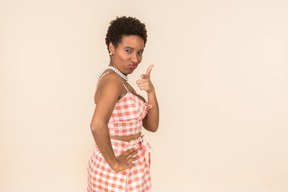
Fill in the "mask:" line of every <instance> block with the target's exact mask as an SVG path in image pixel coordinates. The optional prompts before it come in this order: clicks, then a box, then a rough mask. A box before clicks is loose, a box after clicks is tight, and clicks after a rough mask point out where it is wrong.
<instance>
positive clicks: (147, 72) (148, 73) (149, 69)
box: [145, 65, 154, 75]
mask: <svg viewBox="0 0 288 192" xmlns="http://www.w3.org/2000/svg"><path fill="white" fill-rule="evenodd" d="M153 67H154V65H150V66H149V67H148V69H147V71H146V73H145V75H150V73H151V70H152V68H153Z"/></svg>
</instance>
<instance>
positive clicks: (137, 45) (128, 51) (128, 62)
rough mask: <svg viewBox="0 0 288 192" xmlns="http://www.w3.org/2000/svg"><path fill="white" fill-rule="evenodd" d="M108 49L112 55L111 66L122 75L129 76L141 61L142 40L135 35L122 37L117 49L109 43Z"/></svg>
mask: <svg viewBox="0 0 288 192" xmlns="http://www.w3.org/2000/svg"><path fill="white" fill-rule="evenodd" d="M109 49H110V52H111V53H112V59H111V62H112V65H114V66H116V67H117V68H118V69H119V70H120V71H121V72H122V73H124V74H130V73H132V72H133V71H134V69H136V68H137V66H138V64H139V63H140V62H141V60H142V54H143V51H144V40H143V39H142V38H141V37H139V36H137V35H129V36H127V35H126V36H123V37H122V40H121V42H120V43H119V45H118V47H117V48H115V47H114V46H113V45H112V43H110V44H109Z"/></svg>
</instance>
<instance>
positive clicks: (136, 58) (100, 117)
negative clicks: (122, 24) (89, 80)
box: [90, 35, 159, 171]
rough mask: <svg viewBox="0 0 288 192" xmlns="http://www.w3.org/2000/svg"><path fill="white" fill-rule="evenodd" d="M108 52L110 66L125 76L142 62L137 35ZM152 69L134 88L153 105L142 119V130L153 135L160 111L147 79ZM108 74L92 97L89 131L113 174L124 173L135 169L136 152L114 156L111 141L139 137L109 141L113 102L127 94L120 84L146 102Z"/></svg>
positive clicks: (142, 47)
mask: <svg viewBox="0 0 288 192" xmlns="http://www.w3.org/2000/svg"><path fill="white" fill-rule="evenodd" d="M109 51H110V53H112V55H111V59H110V64H109V65H110V66H114V67H115V68H117V69H118V70H120V71H121V72H122V73H123V74H125V75H127V76H128V75H129V74H131V73H133V71H134V70H135V69H133V66H137V65H138V64H140V62H141V61H142V57H143V55H142V54H143V51H144V41H143V39H142V38H141V37H139V36H136V35H129V36H123V37H122V40H121V42H120V43H119V45H118V46H117V47H115V46H114V45H113V44H112V43H110V44H109ZM152 68H153V65H151V66H149V67H148V69H147V71H146V73H145V74H142V75H141V79H139V80H137V81H136V84H137V86H138V87H139V88H140V90H143V91H146V93H147V98H148V103H149V104H150V105H152V108H151V109H150V110H149V111H148V113H147V115H146V117H145V118H144V119H143V127H144V128H145V129H146V130H148V131H151V132H156V131H157V129H158V125H159V107H158V102H157V98H156V93H155V88H154V86H153V84H152V82H151V79H150V75H151V70H152ZM107 71H109V73H108V74H107V75H105V76H103V78H102V79H101V81H100V82H99V84H98V88H97V91H96V94H95V103H96V105H97V107H95V111H94V114H93V117H92V121H91V124H90V128H91V132H92V135H93V137H94V140H95V142H96V144H97V146H98V148H99V150H100V152H101V153H102V155H103V157H104V159H105V160H106V162H107V163H108V164H109V166H110V167H111V169H113V170H114V171H123V170H125V169H128V168H129V167H132V166H133V165H134V164H133V163H132V161H134V160H136V157H135V155H136V154H137V150H136V149H130V150H127V151H125V152H124V153H122V154H120V155H119V156H115V154H114V151H113V148H112V145H111V141H110V139H111V138H112V139H119V140H123V141H130V140H132V139H136V138H138V137H139V136H140V135H141V133H137V134H135V135H129V136H113V137H110V135H109V130H108V121H109V119H110V117H111V114H112V112H113V109H114V106H115V104H116V102H117V101H118V100H119V99H120V98H122V97H123V96H124V95H125V94H126V93H127V91H126V89H125V88H124V86H123V84H125V85H126V87H127V88H128V90H129V91H130V92H131V93H133V94H135V95H136V96H138V97H139V98H140V99H142V100H144V101H145V99H144V98H143V97H141V96H140V95H138V94H137V93H136V92H135V90H134V89H133V88H132V86H130V85H129V84H128V83H127V82H125V81H124V80H123V79H122V78H121V77H120V76H119V75H118V74H116V73H115V72H114V71H112V70H110V69H108V70H107ZM104 73H105V72H104Z"/></svg>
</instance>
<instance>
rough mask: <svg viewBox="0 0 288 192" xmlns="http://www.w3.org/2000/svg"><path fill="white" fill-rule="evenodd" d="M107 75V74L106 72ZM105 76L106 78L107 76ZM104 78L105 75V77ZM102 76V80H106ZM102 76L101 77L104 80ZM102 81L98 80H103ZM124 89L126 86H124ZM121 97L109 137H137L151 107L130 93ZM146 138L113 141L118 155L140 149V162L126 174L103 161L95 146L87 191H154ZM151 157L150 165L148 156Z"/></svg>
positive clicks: (109, 127)
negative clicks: (152, 189) (132, 149)
mask: <svg viewBox="0 0 288 192" xmlns="http://www.w3.org/2000/svg"><path fill="white" fill-rule="evenodd" d="M105 74H107V73H105ZM105 74H104V75H105ZM104 75H103V76H104ZM103 76H102V77H103ZM102 77H101V78H102ZM101 78H100V79H99V80H98V83H99V81H100V80H101ZM123 86H124V87H125V85H124V84H123ZM125 89H126V90H127V93H126V94H125V95H124V96H123V97H122V98H120V99H119V100H118V101H117V102H116V104H115V107H114V110H113V112H112V115H111V117H110V120H109V122H108V129H109V134H110V136H127V135H132V134H137V133H139V132H140V131H141V129H142V120H143V119H144V118H145V116H146V115H147V112H148V110H149V109H150V108H151V105H149V104H148V103H146V102H144V101H142V100H141V99H140V98H139V97H137V96H136V95H134V94H133V93H131V92H129V91H128V89H127V88H126V87H125ZM143 137H144V136H143V135H141V136H140V137H139V138H137V139H134V140H131V141H129V142H126V141H120V140H115V139H111V144H112V148H113V151H114V153H115V156H118V155H120V154H121V153H123V152H124V151H126V150H128V149H131V148H135V149H137V150H138V153H137V155H136V157H137V160H135V161H133V163H134V164H135V165H134V166H133V167H130V168H129V169H126V170H124V171H119V172H117V171H114V170H112V169H111V168H110V166H109V165H108V163H107V162H106V161H105V159H104V158H103V156H102V154H101V152H100V151H99V149H98V147H97V145H96V144H95V147H94V151H93V154H92V156H91V158H90V160H89V163H88V168H87V170H88V187H87V191H88V192H96V191H97V192H132V191H133V192H138V191H139V192H149V191H151V177H150V170H149V166H150V152H151V150H152V149H151V146H150V145H149V143H148V142H146V141H145V140H144V139H143ZM147 153H148V155H149V163H148V162H147V160H146V154H147Z"/></svg>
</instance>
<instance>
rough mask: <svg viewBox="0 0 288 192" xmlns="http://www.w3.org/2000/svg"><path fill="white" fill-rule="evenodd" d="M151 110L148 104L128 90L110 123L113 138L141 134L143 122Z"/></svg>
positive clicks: (116, 107) (116, 106)
mask: <svg viewBox="0 0 288 192" xmlns="http://www.w3.org/2000/svg"><path fill="white" fill-rule="evenodd" d="M150 108H151V105H149V104H148V103H146V102H143V101H142V100H141V99H140V98H139V97H137V96H136V95H134V94H133V93H131V92H129V91H128V90H127V93H126V94H125V95H124V97H122V98H121V99H119V100H118V101H117V103H116V105H115V107H114V110H113V112H112V115H111V118H110V120H109V123H108V129H109V133H110V135H111V136H115V135H117V136H127V135H133V134H136V133H139V132H140V131H141V129H142V120H143V119H144V118H145V116H146V114H147V111H148V110H149V109H150Z"/></svg>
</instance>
